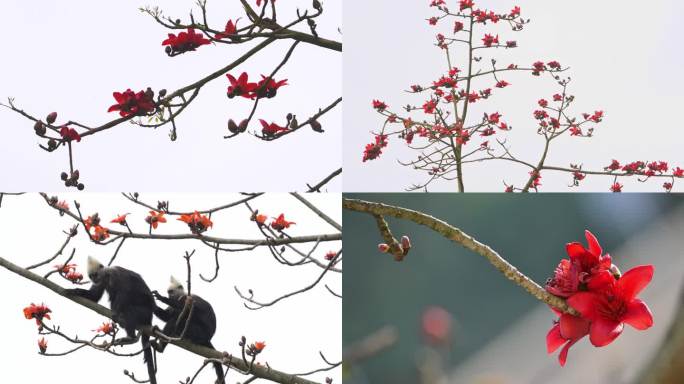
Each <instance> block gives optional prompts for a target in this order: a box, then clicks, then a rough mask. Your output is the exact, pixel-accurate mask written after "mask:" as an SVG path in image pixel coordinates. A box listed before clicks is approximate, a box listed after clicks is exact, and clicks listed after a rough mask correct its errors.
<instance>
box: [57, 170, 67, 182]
mask: <svg viewBox="0 0 684 384" xmlns="http://www.w3.org/2000/svg"><path fill="white" fill-rule="evenodd" d="M59 177H60V178H61V179H62V181H66V179H68V178H69V175H67V173H66V172H62V174H61V175H59Z"/></svg>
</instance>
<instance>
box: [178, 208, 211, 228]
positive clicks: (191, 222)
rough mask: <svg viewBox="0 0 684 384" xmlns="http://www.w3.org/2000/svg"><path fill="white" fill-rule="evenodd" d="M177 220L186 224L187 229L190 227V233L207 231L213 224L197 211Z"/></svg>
mask: <svg viewBox="0 0 684 384" xmlns="http://www.w3.org/2000/svg"><path fill="white" fill-rule="evenodd" d="M178 220H180V221H182V222H184V223H186V224H187V225H188V227H190V231H191V232H192V233H202V232H204V231H206V230H207V229H209V227H213V226H214V223H212V222H211V220H209V218H208V217H207V216H205V215H202V214H200V213H199V212H197V211H195V212H193V213H190V214H187V215H181V217H179V218H178Z"/></svg>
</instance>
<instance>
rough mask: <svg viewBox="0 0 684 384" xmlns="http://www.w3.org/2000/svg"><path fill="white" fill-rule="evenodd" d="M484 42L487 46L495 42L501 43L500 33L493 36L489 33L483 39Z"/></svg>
mask: <svg viewBox="0 0 684 384" xmlns="http://www.w3.org/2000/svg"><path fill="white" fill-rule="evenodd" d="M482 42H483V43H484V45H485V47H491V46H492V45H493V44H499V35H496V36H493V35H490V34H489V33H487V34H485V36H484V38H483V39H482Z"/></svg>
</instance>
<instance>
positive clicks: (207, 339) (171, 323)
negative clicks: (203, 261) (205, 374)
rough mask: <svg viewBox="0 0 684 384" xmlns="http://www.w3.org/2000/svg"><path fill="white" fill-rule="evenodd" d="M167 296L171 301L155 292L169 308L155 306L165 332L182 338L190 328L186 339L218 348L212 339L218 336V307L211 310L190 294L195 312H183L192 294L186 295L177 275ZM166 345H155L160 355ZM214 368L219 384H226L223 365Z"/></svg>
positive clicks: (157, 297) (198, 298)
mask: <svg viewBox="0 0 684 384" xmlns="http://www.w3.org/2000/svg"><path fill="white" fill-rule="evenodd" d="M167 293H168V294H169V297H168V298H167V297H164V296H162V295H160V294H159V292H157V291H154V292H152V294H153V295H154V297H155V298H156V299H157V300H159V301H161V302H162V303H164V304H166V305H167V306H168V307H167V308H166V309H162V308H160V307H158V306H156V305H155V309H154V314H155V315H156V316H157V317H158V318H159V319H160V320H161V321H163V322H165V323H166V324H165V325H164V329H163V330H162V332H164V334H165V335H167V336H170V337H179V336H181V335H182V334H183V330H184V329H186V328H187V329H186V331H185V334H184V335H183V339H185V340H189V341H190V342H192V343H194V344H197V345H202V346H205V347H208V348H212V349H214V346H213V345H212V344H211V338H212V337H213V336H214V332H216V314H215V313H214V308H212V307H211V304H209V303H208V302H207V301H206V300H204V299H202V298H201V297H199V296H197V295H194V294H193V295H190V296H191V297H192V310H190V309H189V308H188V310H186V311H185V312H184V311H183V309H184V308H185V303H186V299H187V297H188V295H187V293H185V289H184V288H183V284H181V283H180V282H179V281H178V280H176V279H175V278H174V277H173V276H171V284H170V285H169V288H168V290H167ZM190 313H192V315H191V316H190V321H189V322H188V321H187V319H188V314H190ZM186 323H187V324H186ZM166 344H167V343H165V342H164V341H163V340H159V341H158V342H157V343H153V345H154V347H155V349H156V350H157V351H159V352H164V349H165V348H166ZM214 369H215V370H216V378H217V380H216V382H217V383H218V384H224V383H225V381H224V377H223V367H222V365H221V363H216V362H215V363H214Z"/></svg>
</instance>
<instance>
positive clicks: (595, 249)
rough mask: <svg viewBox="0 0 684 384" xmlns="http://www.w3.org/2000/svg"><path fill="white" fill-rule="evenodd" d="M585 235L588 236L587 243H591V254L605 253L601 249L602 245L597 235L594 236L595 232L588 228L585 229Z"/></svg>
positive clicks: (599, 254) (597, 255)
mask: <svg viewBox="0 0 684 384" xmlns="http://www.w3.org/2000/svg"><path fill="white" fill-rule="evenodd" d="M584 237H586V239H587V245H589V252H591V254H593V255H594V256H596V257H599V256H601V253H603V249H601V245H599V242H598V240H597V239H596V236H594V234H593V233H591V232H589V231H588V230H586V231H584Z"/></svg>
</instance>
